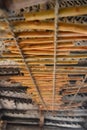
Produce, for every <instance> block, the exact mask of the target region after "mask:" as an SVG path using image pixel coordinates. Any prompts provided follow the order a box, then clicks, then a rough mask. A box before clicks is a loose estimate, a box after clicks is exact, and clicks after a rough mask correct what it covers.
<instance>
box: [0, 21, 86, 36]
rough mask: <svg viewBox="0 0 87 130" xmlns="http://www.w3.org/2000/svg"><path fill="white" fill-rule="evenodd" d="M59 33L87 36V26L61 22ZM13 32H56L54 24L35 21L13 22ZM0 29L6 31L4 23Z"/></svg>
mask: <svg viewBox="0 0 87 130" xmlns="http://www.w3.org/2000/svg"><path fill="white" fill-rule="evenodd" d="M58 24H59V28H58V29H59V31H70V32H76V33H82V34H86V35H87V25H86V24H85V25H83V24H74V23H64V22H59V23H58ZM12 25H13V30H14V31H15V32H18V31H20V30H22V31H24V30H30V29H31V30H32V29H37V30H51V31H54V22H51V21H50V22H48V21H42V22H40V21H38V22H36V21H33V22H29V21H28V22H24V21H21V22H13V23H12ZM0 29H1V30H6V29H7V28H6V24H5V23H4V22H0Z"/></svg>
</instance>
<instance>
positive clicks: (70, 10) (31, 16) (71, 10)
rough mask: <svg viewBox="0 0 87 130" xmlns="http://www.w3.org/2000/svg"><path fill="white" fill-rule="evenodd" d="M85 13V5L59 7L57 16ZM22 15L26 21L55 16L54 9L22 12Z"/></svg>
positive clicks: (86, 11) (86, 7)
mask: <svg viewBox="0 0 87 130" xmlns="http://www.w3.org/2000/svg"><path fill="white" fill-rule="evenodd" d="M85 14H87V6H78V7H67V8H60V9H59V14H58V15H59V16H58V17H59V18H60V17H68V16H78V15H85ZM24 17H25V19H26V21H33V20H46V19H53V18H54V17H55V14H54V10H53V9H52V10H46V11H45V10H43V11H40V12H32V13H31V12H30V13H24Z"/></svg>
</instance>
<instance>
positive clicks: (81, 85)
mask: <svg viewBox="0 0 87 130" xmlns="http://www.w3.org/2000/svg"><path fill="white" fill-rule="evenodd" d="M86 78H87V74H86V75H85V78H84V79H83V81H82V83H81V84H80V86H79V88H78V90H77V92H76V93H75V95H74V97H73V99H72V100H71V102H70V103H69V105H68V106H67V108H68V107H69V106H71V105H72V103H73V102H74V101H75V99H76V96H77V94H78V93H79V91H80V89H81V88H82V87H83V86H84V82H85V80H86Z"/></svg>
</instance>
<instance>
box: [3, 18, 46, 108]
mask: <svg viewBox="0 0 87 130" xmlns="http://www.w3.org/2000/svg"><path fill="white" fill-rule="evenodd" d="M5 22H6V23H7V24H8V26H9V28H10V31H11V33H12V36H13V38H14V41H15V43H16V46H17V48H18V50H19V52H20V55H21V57H22V60H23V62H24V64H25V67H26V69H27V71H28V73H29V76H30V77H31V80H32V82H33V84H34V86H35V88H36V90H37V93H38V96H39V98H40V100H41V102H42V104H43V106H44V107H45V108H46V109H47V106H46V104H45V102H44V100H43V97H42V95H41V93H40V90H39V87H38V85H37V83H36V80H35V78H34V77H33V75H32V72H31V68H30V67H29V65H28V64H27V62H26V60H25V57H24V54H23V52H22V50H21V49H20V46H19V44H18V40H17V38H16V36H15V34H14V32H13V29H12V27H11V25H10V23H9V21H8V19H7V18H5Z"/></svg>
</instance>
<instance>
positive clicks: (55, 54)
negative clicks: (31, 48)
mask: <svg viewBox="0 0 87 130" xmlns="http://www.w3.org/2000/svg"><path fill="white" fill-rule="evenodd" d="M58 10H59V4H58V0H55V22H54V24H55V31H54V68H53V97H52V110H54V106H55V91H56V62H57V41H58Z"/></svg>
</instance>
